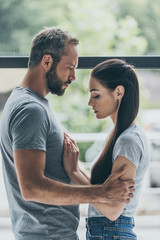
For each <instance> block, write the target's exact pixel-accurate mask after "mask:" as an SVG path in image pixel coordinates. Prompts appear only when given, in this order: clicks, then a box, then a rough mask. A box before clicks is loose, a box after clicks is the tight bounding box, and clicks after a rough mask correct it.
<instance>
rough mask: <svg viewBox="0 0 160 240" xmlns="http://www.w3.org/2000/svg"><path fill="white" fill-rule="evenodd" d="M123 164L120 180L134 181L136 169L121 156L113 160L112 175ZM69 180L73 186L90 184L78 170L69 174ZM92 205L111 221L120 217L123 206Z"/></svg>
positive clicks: (84, 174)
mask: <svg viewBox="0 0 160 240" xmlns="http://www.w3.org/2000/svg"><path fill="white" fill-rule="evenodd" d="M124 164H125V165H127V171H126V173H125V174H124V175H123V177H121V180H122V181H124V180H128V179H134V177H135V172H136V167H135V166H134V165H133V164H132V163H131V162H130V161H129V160H128V159H126V158H125V157H122V156H118V157H117V159H116V160H115V162H114V164H113V168H112V169H113V170H112V173H114V171H116V170H117V169H119V167H121V166H123V165H124ZM70 178H71V179H72V181H73V182H74V183H75V184H83V185H88V184H90V182H89V178H88V177H87V175H86V173H84V172H83V171H82V170H80V169H78V170H77V171H75V172H72V174H70ZM92 205H93V206H94V207H95V208H96V209H97V210H98V211H99V212H101V213H102V214H103V215H104V216H105V217H107V218H109V219H110V220H111V221H114V220H116V219H117V218H118V217H119V216H120V214H121V213H122V211H123V209H124V206H125V204H119V205H110V204H103V203H92Z"/></svg>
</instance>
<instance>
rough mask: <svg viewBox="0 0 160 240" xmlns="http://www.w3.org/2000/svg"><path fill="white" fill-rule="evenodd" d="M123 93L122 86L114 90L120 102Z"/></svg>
mask: <svg viewBox="0 0 160 240" xmlns="http://www.w3.org/2000/svg"><path fill="white" fill-rule="evenodd" d="M124 93H125V89H124V87H123V86H122V85H118V86H117V87H116V89H115V94H116V97H117V99H119V100H122V98H123V96H124Z"/></svg>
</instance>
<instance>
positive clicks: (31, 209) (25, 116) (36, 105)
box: [0, 87, 79, 240]
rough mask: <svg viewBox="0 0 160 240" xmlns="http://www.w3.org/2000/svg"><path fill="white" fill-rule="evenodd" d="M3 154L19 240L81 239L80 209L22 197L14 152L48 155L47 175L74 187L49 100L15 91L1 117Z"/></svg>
mask: <svg viewBox="0 0 160 240" xmlns="http://www.w3.org/2000/svg"><path fill="white" fill-rule="evenodd" d="M0 138H1V153H2V164H3V175H4V182H5V187H6V192H7V196H8V202H9V208H10V215H11V220H12V228H13V232H14V235H15V238H16V240H31V239H34V240H41V239H43V240H44V239H50V240H51V239H54V240H56V239H57V240H59V239H70V240H75V239H78V237H77V233H76V230H77V227H78V223H79V207H78V205H74V206H52V205H46V204H41V203H36V202H27V201H24V199H23V198H22V196H21V193H20V189H19V185H18V182H17V176H16V171H15V166H14V160H13V150H14V149H36V150H42V151H45V152H46V166H45V173H44V174H45V176H47V177H49V178H52V179H55V180H59V181H62V182H65V183H69V184H71V181H70V179H69V178H68V176H67V175H66V173H65V171H64V168H63V164H62V152H63V132H62V130H61V127H60V125H59V123H58V121H57V120H56V117H55V116H54V114H53V112H52V111H51V110H50V107H49V104H48V101H47V99H45V98H43V97H41V96H40V95H38V94H36V93H35V92H33V91H31V90H30V89H28V88H20V87H18V88H15V89H14V90H13V91H12V93H11V96H10V97H9V99H8V101H7V103H6V105H5V108H4V110H3V114H2V118H1V132H0Z"/></svg>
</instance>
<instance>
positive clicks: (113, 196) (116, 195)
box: [103, 165, 135, 205]
mask: <svg viewBox="0 0 160 240" xmlns="http://www.w3.org/2000/svg"><path fill="white" fill-rule="evenodd" d="M126 169H127V167H126V165H124V166H123V167H121V168H120V169H118V170H116V171H115V172H113V173H112V174H111V175H110V176H109V177H108V178H107V180H106V181H105V182H104V184H103V187H104V194H103V196H104V202H105V195H106V193H107V199H108V203H109V204H111V205H114V204H121V203H129V202H130V198H133V192H134V191H135V188H134V186H135V182H134V181H133V180H126V181H121V180H119V178H120V177H121V176H122V175H123V174H124V173H125V172H126Z"/></svg>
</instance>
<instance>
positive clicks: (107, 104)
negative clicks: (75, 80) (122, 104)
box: [88, 78, 119, 123]
mask: <svg viewBox="0 0 160 240" xmlns="http://www.w3.org/2000/svg"><path fill="white" fill-rule="evenodd" d="M89 91H90V99H89V102H88V105H89V106H91V107H92V108H93V111H94V113H95V114H96V118H98V119H102V118H106V117H109V116H110V117H111V119H112V121H113V122H114V123H115V121H116V120H117V113H118V106H119V101H118V97H117V89H115V90H114V91H111V90H109V89H108V88H106V87H104V86H103V85H102V84H101V83H100V82H99V81H98V80H96V79H95V78H91V79H90V81H89Z"/></svg>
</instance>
